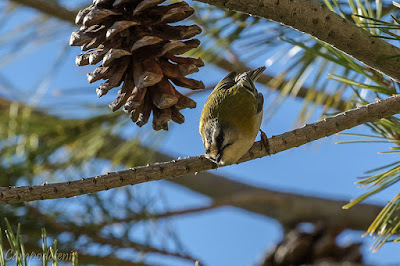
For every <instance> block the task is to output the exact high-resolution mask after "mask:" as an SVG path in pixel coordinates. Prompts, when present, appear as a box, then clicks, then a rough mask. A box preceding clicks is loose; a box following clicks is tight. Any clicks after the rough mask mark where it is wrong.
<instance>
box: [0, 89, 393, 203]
mask: <svg viewBox="0 0 400 266" xmlns="http://www.w3.org/2000/svg"><path fill="white" fill-rule="evenodd" d="M399 112H400V96H392V97H389V98H387V99H384V100H380V101H378V102H376V103H371V104H368V105H365V106H362V107H359V108H356V109H352V110H349V111H347V112H344V113H341V114H338V115H336V116H334V117H329V118H327V119H324V120H322V121H318V122H316V123H313V124H310V125H305V126H304V127H302V128H299V129H295V130H293V131H290V132H286V133H284V134H281V135H278V136H273V137H272V138H270V139H269V147H270V151H269V152H270V154H276V153H278V152H281V151H284V150H288V149H290V148H294V147H299V146H301V145H304V144H306V143H309V142H311V141H314V140H317V139H320V138H323V137H327V136H330V135H332V134H335V133H338V132H340V131H342V130H345V129H349V128H352V127H355V126H358V125H361V124H364V123H367V122H373V121H375V120H377V119H380V118H384V117H387V116H391V115H394V114H397V113H399ZM266 155H268V154H267V151H265V149H263V148H262V145H261V143H260V142H256V143H255V144H254V145H253V147H252V148H251V149H250V150H249V152H248V153H247V154H245V155H244V156H243V157H242V158H241V159H240V161H239V162H238V163H241V162H246V161H249V160H253V159H256V158H261V157H264V156H266ZM215 168H217V166H216V165H215V164H214V163H212V162H211V161H209V160H207V159H206V158H205V157H204V156H203V155H200V156H196V157H189V158H185V159H179V160H173V161H170V162H164V163H154V164H149V165H147V166H141V167H135V168H131V169H127V170H122V171H117V172H110V173H108V174H106V175H99V176H95V177H90V178H83V179H81V180H76V181H71V182H62V183H53V184H43V185H42V186H20V187H8V188H4V187H3V188H0V203H18V202H26V201H34V200H43V199H54V198H64V197H74V196H78V195H83V194H88V193H93V192H98V191H103V190H108V189H110V188H116V187H122V186H126V185H135V184H139V183H144V182H148V181H155V180H161V179H166V178H172V177H177V176H181V175H184V174H189V173H196V172H201V171H205V170H209V169H215Z"/></svg>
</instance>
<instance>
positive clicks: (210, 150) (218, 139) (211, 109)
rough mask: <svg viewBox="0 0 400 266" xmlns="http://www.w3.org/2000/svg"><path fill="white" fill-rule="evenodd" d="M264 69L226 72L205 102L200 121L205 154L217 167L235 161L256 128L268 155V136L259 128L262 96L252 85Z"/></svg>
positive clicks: (246, 146) (246, 149) (251, 138)
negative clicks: (238, 72) (259, 132)
mask: <svg viewBox="0 0 400 266" xmlns="http://www.w3.org/2000/svg"><path fill="white" fill-rule="evenodd" d="M265 69H266V67H264V66H262V67H259V68H257V69H255V70H251V71H246V72H244V73H241V74H237V73H236V72H231V73H229V74H228V75H227V76H226V77H225V78H223V79H222V80H221V81H220V82H219V83H218V84H217V86H215V88H214V90H213V91H212V92H211V94H210V96H209V97H208V99H207V101H206V103H205V104H204V107H203V110H202V113H201V116H200V123H199V132H200V135H201V137H202V140H203V144H204V150H205V154H204V156H205V157H206V158H207V159H209V160H210V161H212V162H214V163H215V164H217V165H218V166H221V165H229V164H234V163H236V162H237V161H238V160H239V159H240V158H241V157H242V156H243V155H244V154H245V153H246V152H247V151H248V150H249V149H250V148H251V146H252V145H253V143H254V140H255V138H256V136H257V134H258V131H261V140H262V144H263V146H264V147H265V148H266V149H267V153H268V154H269V147H268V139H267V136H266V135H265V133H264V132H263V131H262V130H261V129H260V126H261V121H262V116H263V105H264V97H263V95H262V94H261V93H259V92H258V91H257V89H256V87H255V85H254V82H255V81H256V80H257V78H258V77H259V76H260V75H261V74H262V72H264V70H265Z"/></svg>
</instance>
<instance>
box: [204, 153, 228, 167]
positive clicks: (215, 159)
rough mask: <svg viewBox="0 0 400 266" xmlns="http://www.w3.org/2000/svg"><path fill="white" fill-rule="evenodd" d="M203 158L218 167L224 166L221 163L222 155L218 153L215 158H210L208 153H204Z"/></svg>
mask: <svg viewBox="0 0 400 266" xmlns="http://www.w3.org/2000/svg"><path fill="white" fill-rule="evenodd" d="M204 156H205V157H206V158H207V159H208V160H210V161H212V162H213V163H215V164H218V165H224V164H225V163H224V162H223V161H221V159H222V155H221V154H220V153H218V154H217V155H216V156H215V157H212V156H211V155H210V154H209V153H207V152H206V153H205V154H204Z"/></svg>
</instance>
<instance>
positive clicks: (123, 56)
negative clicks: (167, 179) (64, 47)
mask: <svg viewBox="0 0 400 266" xmlns="http://www.w3.org/2000/svg"><path fill="white" fill-rule="evenodd" d="M163 2H164V0H143V1H140V0H94V1H93V4H92V5H91V6H89V7H87V8H85V9H83V10H81V11H79V13H78V15H77V16H76V21H75V22H76V24H78V25H82V26H81V28H80V29H79V30H77V31H74V32H73V33H72V34H71V39H70V45H71V46H81V49H82V51H86V52H85V53H84V54H81V55H78V56H77V57H76V64H77V65H78V66H84V65H88V64H92V65H95V64H97V63H99V62H100V61H102V64H101V65H100V66H98V67H97V68H96V69H95V70H94V71H93V72H91V73H88V75H87V76H88V81H89V83H92V82H95V81H98V80H100V79H103V80H105V82H104V83H102V84H100V86H99V87H98V88H97V89H96V92H97V95H98V97H101V96H103V95H105V94H107V92H108V91H109V90H111V89H112V88H115V87H119V86H121V84H122V86H121V88H120V89H119V91H118V96H117V98H116V99H115V100H114V101H113V102H112V103H111V104H110V105H109V106H110V108H111V110H112V111H116V110H118V109H119V108H121V107H123V110H124V111H125V112H127V113H128V114H129V117H130V118H131V119H132V121H133V122H136V124H137V125H138V126H143V125H144V124H146V123H147V121H148V120H149V117H150V114H151V111H153V128H154V129H155V130H160V129H164V130H168V121H169V120H172V121H174V122H176V123H179V124H181V123H183V122H184V121H185V118H184V116H183V115H182V114H181V113H180V110H182V109H185V108H195V107H196V102H195V101H193V100H192V99H190V98H188V97H186V96H184V95H182V94H181V93H179V92H178V91H177V90H176V88H175V87H174V85H173V84H175V85H177V86H181V87H185V88H189V89H193V90H198V89H203V88H204V84H203V82H201V81H197V80H194V79H190V78H186V77H185V76H186V75H189V74H191V73H194V72H197V71H199V69H198V67H201V66H204V63H203V61H202V60H201V59H200V58H191V57H181V56H179V55H181V54H183V53H185V52H187V51H189V50H191V49H193V48H196V47H197V46H199V44H200V41H199V40H198V39H191V38H192V37H194V36H195V35H197V34H199V33H200V32H201V28H200V27H199V26H197V25H190V26H175V25H174V26H172V25H169V24H168V23H175V22H178V21H181V20H183V19H185V18H187V17H189V16H190V15H192V14H193V12H194V10H193V9H192V8H191V7H190V6H189V5H188V4H187V3H186V2H177V3H173V4H169V5H160V4H162V3H163ZM171 82H172V83H171Z"/></svg>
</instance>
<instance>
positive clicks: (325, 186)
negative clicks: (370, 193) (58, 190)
mask: <svg viewBox="0 0 400 266" xmlns="http://www.w3.org/2000/svg"><path fill="white" fill-rule="evenodd" d="M30 14H32V13H31V11H30V10H28V9H26V10H24V11H23V12H18V13H17V14H16V15H15V18H14V19H15V21H19V19H21V18H23V19H24V20H25V19H26V18H27V15H28V17H29V15H30ZM66 28H67V30H63V31H61V34H59V35H58V37H57V39H56V41H52V42H49V43H47V44H45V45H41V46H40V47H39V48H38V49H37V50H35V51H31V52H30V53H28V54H27V55H25V56H24V57H20V58H17V59H16V60H15V61H14V62H13V63H11V64H7V65H6V67H5V66H4V65H0V74H1V75H2V76H5V77H7V78H8V79H9V81H10V82H11V83H12V84H15V86H16V87H18V88H20V89H21V90H23V92H24V93H23V95H24V97H22V98H21V99H25V100H27V101H30V100H32V95H35V94H34V93H32V92H35V91H36V88H37V85H42V93H43V96H42V97H41V98H40V102H39V106H41V105H42V106H48V105H49V104H50V103H51V102H52V101H53V100H54V101H57V100H62V102H67V101H78V103H88V104H91V105H97V106H100V107H103V106H104V104H105V103H109V102H111V101H112V100H113V98H114V97H115V95H116V93H117V90H116V89H114V90H113V91H111V92H110V93H109V95H107V96H105V97H104V99H100V100H99V99H97V96H96V94H95V88H96V85H98V83H96V84H92V85H89V84H88V83H87V80H86V73H87V72H90V71H91V70H92V69H91V68H90V67H77V66H76V65H75V55H76V54H78V53H80V50H79V48H66V47H67V44H68V39H69V36H70V31H68V28H69V29H70V30H72V29H73V27H66ZM65 49H67V50H65ZM60 54H62V55H63V59H62V61H60V64H61V65H60V66H59V70H58V71H57V72H55V76H53V77H52V78H51V79H45V80H43V79H42V77H43V75H46V73H51V72H49V71H51V70H52V69H53V66H54V60H56V58H57V56H59V55H60ZM0 55H3V54H2V53H1V50H0ZM263 61H264V59H263V56H262V55H260V56H259V59H258V60H257V63H258V64H263ZM267 71H271V70H267ZM21 73H23V74H24V75H23V78H21ZM225 75H226V73H224V72H222V71H220V70H218V69H216V68H215V67H213V66H211V65H207V66H206V67H204V68H202V69H201V70H200V72H199V73H196V74H195V75H193V77H195V78H197V79H200V80H202V81H203V82H204V83H205V84H206V86H207V85H213V84H215V83H216V82H217V81H218V80H220V79H221V78H222V77H224V76H225ZM47 76H49V75H48V74H47ZM70 88H75V89H74V90H73V93H74V94H75V95H76V96H66V95H65V94H63V90H65V89H70ZM258 88H259V90H260V91H261V92H263V93H264V95H266V101H267V102H268V97H267V95H268V93H267V89H266V88H263V87H261V86H258ZM0 93H4V94H6V95H8V93H7V92H6V91H1V90H0ZM62 97H65V99H61V98H62ZM206 98H207V93H202V94H200V95H198V96H195V98H194V99H195V100H196V101H197V104H198V107H197V108H196V109H194V110H185V111H184V112H183V113H184V115H185V117H186V122H185V123H184V124H183V125H176V124H175V125H172V126H171V127H170V131H169V132H168V133H165V132H157V133H154V134H155V136H159V137H160V138H159V142H158V143H157V148H158V149H159V150H161V151H163V152H166V153H168V154H171V155H172V156H175V157H179V156H182V157H183V156H192V155H198V154H201V153H203V146H202V142H201V138H200V135H199V134H198V131H197V128H198V121H199V116H200V112H201V108H202V106H203V104H204V102H205V100H206ZM67 103H68V102H67ZM70 104H71V102H70V103H69V104H67V105H66V108H65V109H64V110H63V111H62V110H55V113H57V114H61V115H63V116H85V115H87V114H86V113H84V112H85V110H87V109H76V108H75V107H74V106H75V105H70ZM78 106H79V105H78ZM301 107H302V102H301V101H300V100H298V99H293V98H292V99H287V100H286V101H285V102H284V103H283V106H282V107H281V108H280V109H279V111H278V112H277V113H276V114H275V115H274V116H273V118H272V119H271V120H270V121H269V122H268V123H266V124H263V125H262V129H263V130H264V131H265V132H266V133H267V135H268V136H271V135H277V134H281V133H284V132H286V131H288V130H290V129H292V127H293V125H294V124H295V122H296V120H297V117H298V114H299V112H300V109H301ZM317 119H318V117H317V116H314V117H313V118H312V121H316V120H317ZM150 130H151V125H147V126H145V127H143V128H140V129H139V128H137V127H136V125H134V124H132V125H130V128H128V129H127V131H126V132H122V135H124V136H135V135H142V134H144V133H146V134H147V133H148V132H149V131H150ZM349 132H353V133H355V132H364V133H365V132H368V128H367V127H365V126H359V127H357V128H355V129H351V130H350V131H349ZM338 139H340V140H343V139H346V140H348V139H351V138H350V137H345V136H337V135H335V136H332V137H329V138H325V139H323V140H320V141H317V142H314V143H312V144H308V145H305V146H302V147H299V148H295V149H291V150H288V151H285V152H282V153H279V154H277V155H273V156H271V157H265V158H262V159H257V160H254V161H251V162H247V163H243V164H240V165H233V166H228V167H224V168H220V169H217V170H213V171H212V172H214V173H217V174H220V175H224V176H227V177H228V178H231V179H233V180H236V181H240V182H243V183H246V184H251V185H255V186H260V187H265V188H269V189H274V190H279V191H285V192H294V193H299V194H304V195H310V196H320V197H327V198H331V199H342V200H350V199H351V198H355V197H356V196H357V195H360V194H361V193H362V190H361V189H358V188H357V187H356V186H355V185H354V182H355V181H356V178H357V177H360V176H362V175H363V173H364V172H365V171H367V170H369V169H372V168H374V167H378V166H382V165H383V164H385V163H388V162H391V161H394V160H395V157H394V155H378V154H377V152H378V151H385V150H387V149H388V146H387V145H383V144H366V145H365V144H346V145H336V144H335V141H337V140H338ZM144 142H145V143H147V142H148V141H146V139H145V140H144ZM97 174H98V173H97ZM210 186H212V184H210ZM137 189H138V190H144V191H146V190H151V191H160V192H161V193H162V194H163V195H164V197H166V198H167V199H168V205H169V207H170V208H171V209H175V208H185V207H190V206H197V205H202V204H206V203H208V202H209V200H208V199H207V198H206V197H203V196H201V195H198V194H195V193H192V192H190V191H188V190H187V189H182V188H181V187H179V186H177V185H173V184H170V183H168V182H166V181H159V182H150V183H145V184H141V185H138V186H137ZM395 194H396V189H395V188H392V189H390V190H387V191H385V192H384V193H381V194H379V195H377V196H374V197H373V198H371V199H370V200H368V201H367V202H374V203H380V204H385V203H386V202H387V201H388V200H390V199H391V198H392V197H393V196H394V195H395ZM68 201H69V202H70V203H71V204H74V203H78V201H79V198H77V199H68ZM169 224H170V225H171V226H172V227H173V228H174V230H176V232H177V233H178V235H179V236H180V238H181V239H182V240H183V243H184V245H185V247H186V248H187V249H188V250H190V251H191V252H192V253H193V254H194V255H195V256H196V255H197V256H199V257H200V258H201V259H203V260H204V261H205V262H206V264H207V265H231V266H236V265H237V266H242V265H254V264H256V263H257V261H258V260H259V259H260V258H261V257H262V256H263V255H264V254H265V252H266V250H267V249H268V248H269V247H271V246H272V245H273V244H274V243H277V242H278V241H279V240H280V239H281V237H282V232H281V229H280V226H279V224H278V223H277V222H276V221H274V220H272V219H269V218H266V217H263V216H260V215H256V214H252V213H249V212H246V211H243V210H240V209H237V208H232V207H224V208H219V209H216V210H213V211H209V212H204V213H199V214H193V215H187V216H182V217H176V218H173V219H171V220H170V221H169ZM361 234H362V233H361V232H346V233H344V234H342V235H341V236H340V238H339V240H340V243H342V244H345V243H348V242H349V241H357V240H359V239H360V235H361ZM365 240H366V241H365ZM364 242H365V244H364V246H363V251H364V254H365V258H366V261H365V262H366V263H370V264H380V265H382V264H394V263H399V262H400V254H399V253H398V252H397V250H398V248H399V246H398V244H386V245H385V246H384V247H383V248H382V249H381V250H380V251H379V252H377V253H371V252H370V251H368V249H369V246H370V245H371V244H372V240H371V239H368V238H367V239H364ZM155 260H156V259H155ZM157 261H159V260H157ZM163 262H164V263H165V264H166V265H190V264H188V263H181V262H177V261H173V260H171V261H169V260H164V261H163ZM178 263H180V264H178Z"/></svg>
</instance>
